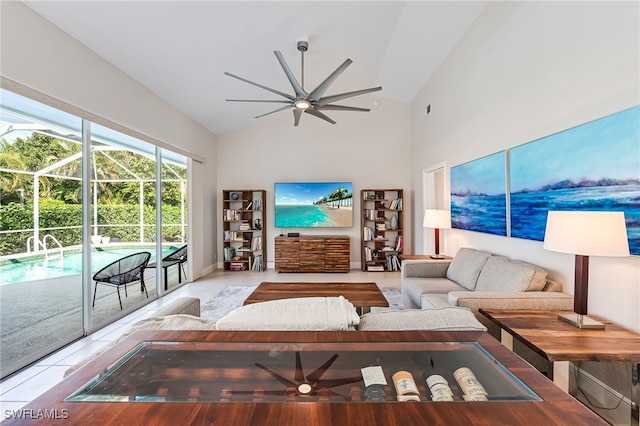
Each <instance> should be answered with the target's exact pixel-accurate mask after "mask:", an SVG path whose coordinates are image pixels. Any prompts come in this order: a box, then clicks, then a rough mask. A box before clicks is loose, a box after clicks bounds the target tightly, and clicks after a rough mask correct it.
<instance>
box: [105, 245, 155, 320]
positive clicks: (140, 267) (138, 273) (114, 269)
mask: <svg viewBox="0 0 640 426" xmlns="http://www.w3.org/2000/svg"><path fill="white" fill-rule="evenodd" d="M150 258H151V253H149V252H148V251H143V252H140V253H135V254H130V255H129V256H125V257H123V258H120V259H118V260H116V261H115V262H113V263H110V264H109V265H107V266H105V267H104V268H102V269H100V270H99V271H98V272H96V273H95V274H94V275H93V280H94V281H95V282H96V285H95V288H94V289H93V307H95V306H96V293H97V290H98V284H104V285H108V286H111V287H115V288H116V290H117V291H118V300H119V301H120V309H122V299H121V298H120V286H124V295H125V297H127V284H131V283H134V282H136V281H140V291H144V292H145V293H146V294H147V299H148V298H149V293H148V292H147V286H145V285H144V268H146V267H147V263H148V262H149V259H150Z"/></svg>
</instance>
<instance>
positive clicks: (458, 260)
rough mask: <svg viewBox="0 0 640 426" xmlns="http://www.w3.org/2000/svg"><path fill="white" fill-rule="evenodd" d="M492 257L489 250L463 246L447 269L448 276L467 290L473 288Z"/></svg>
mask: <svg viewBox="0 0 640 426" xmlns="http://www.w3.org/2000/svg"><path fill="white" fill-rule="evenodd" d="M490 257H491V253H489V252H488V251H484V250H476V249H472V248H468V247H462V248H461V249H460V250H458V253H457V254H456V256H455V257H454V258H453V260H452V261H451V264H450V265H449V269H447V278H449V279H450V280H451V281H453V282H455V283H456V284H459V285H461V286H462V287H464V288H466V289H467V290H473V289H475V288H476V283H477V281H478V276H479V275H480V271H481V270H482V267H483V266H484V264H485V263H486V262H487V259H489V258H490Z"/></svg>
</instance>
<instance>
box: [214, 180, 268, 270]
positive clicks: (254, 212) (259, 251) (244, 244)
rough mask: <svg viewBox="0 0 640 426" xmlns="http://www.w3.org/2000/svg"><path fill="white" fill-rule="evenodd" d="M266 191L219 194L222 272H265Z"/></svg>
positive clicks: (245, 190)
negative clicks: (220, 199)
mask: <svg viewBox="0 0 640 426" xmlns="http://www.w3.org/2000/svg"><path fill="white" fill-rule="evenodd" d="M266 195H267V193H266V191H265V190H262V189H232V190H231V189H228V190H224V191H222V256H223V264H224V270H225V271H264V270H265V269H266V268H267V250H266V238H267V235H266V234H267V230H266V205H265V203H266Z"/></svg>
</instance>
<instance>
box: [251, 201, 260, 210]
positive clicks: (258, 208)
mask: <svg viewBox="0 0 640 426" xmlns="http://www.w3.org/2000/svg"><path fill="white" fill-rule="evenodd" d="M253 209H254V210H262V200H261V199H259V198H258V199H257V200H255V201H254V202H253Z"/></svg>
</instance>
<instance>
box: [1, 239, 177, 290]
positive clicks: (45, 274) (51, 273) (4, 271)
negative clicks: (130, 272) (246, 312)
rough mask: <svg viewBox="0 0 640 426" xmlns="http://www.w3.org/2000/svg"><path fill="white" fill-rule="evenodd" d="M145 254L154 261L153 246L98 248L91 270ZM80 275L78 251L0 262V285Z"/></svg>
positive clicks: (93, 255)
mask: <svg viewBox="0 0 640 426" xmlns="http://www.w3.org/2000/svg"><path fill="white" fill-rule="evenodd" d="M176 248H178V247H174V246H169V247H165V248H164V249H163V251H162V256H163V257H164V256H165V255H167V254H169V253H171V252H172V251H173V250H175V249H176ZM141 251H148V252H149V253H151V260H150V261H149V262H152V261H153V259H155V246H151V245H146V246H138V247H135V246H119V247H108V248H107V247H98V248H94V249H93V250H92V251H91V265H92V266H91V270H92V271H94V272H95V271H98V270H99V269H100V268H102V267H104V266H106V265H108V264H109V263H111V262H114V261H116V260H118V259H120V258H121V257H124V256H127V255H129V254H133V253H138V252H141ZM81 273H82V252H81V251H80V250H79V249H74V250H72V251H68V252H67V251H65V253H64V256H63V257H62V258H60V257H55V258H51V259H48V260H47V259H45V258H44V255H42V256H38V257H36V258H32V257H31V258H28V259H27V258H25V259H15V258H14V259H10V260H5V261H2V262H0V285H6V284H14V283H20V282H24V281H37V280H44V279H49V278H57V277H64V276H67V275H79V274H81Z"/></svg>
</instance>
